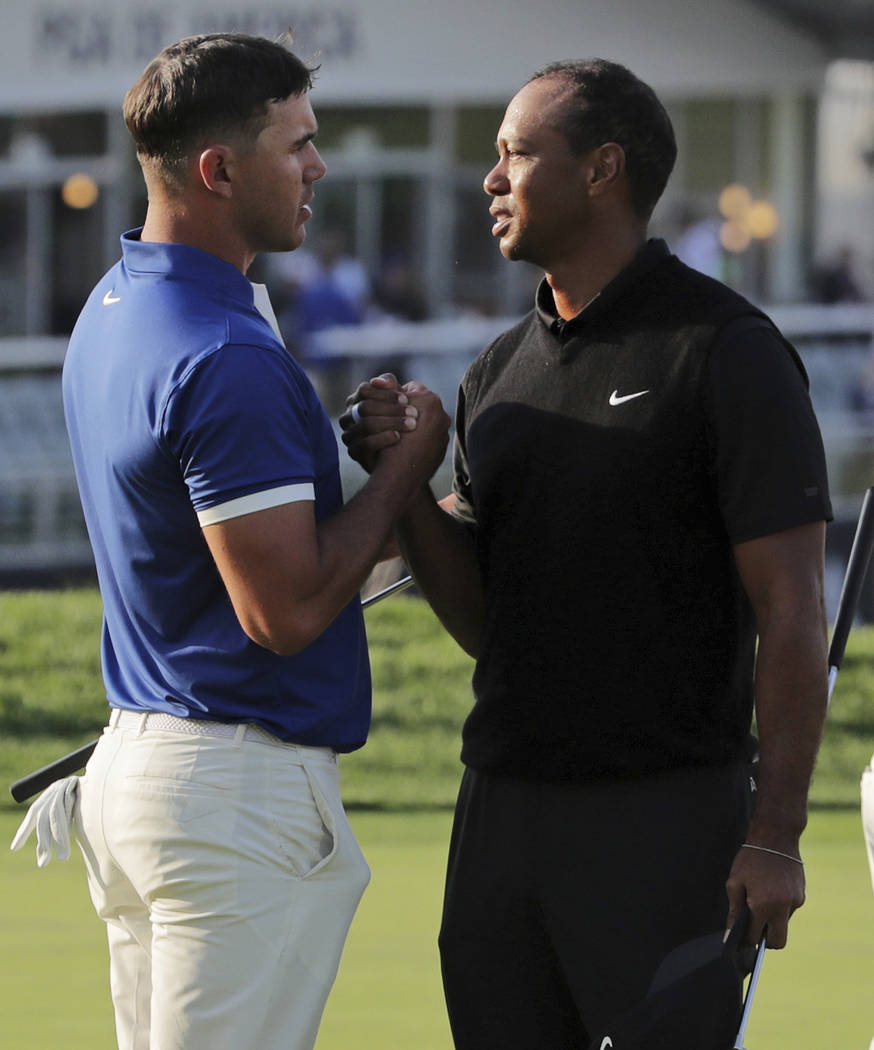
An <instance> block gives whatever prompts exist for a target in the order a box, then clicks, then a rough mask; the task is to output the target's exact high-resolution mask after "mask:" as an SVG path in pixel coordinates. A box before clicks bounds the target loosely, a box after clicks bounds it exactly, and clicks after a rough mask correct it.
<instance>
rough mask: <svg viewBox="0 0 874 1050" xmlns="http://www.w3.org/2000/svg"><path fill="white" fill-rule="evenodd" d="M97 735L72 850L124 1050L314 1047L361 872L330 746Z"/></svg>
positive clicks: (114, 731)
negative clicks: (96, 926) (102, 951)
mask: <svg viewBox="0 0 874 1050" xmlns="http://www.w3.org/2000/svg"><path fill="white" fill-rule="evenodd" d="M241 736H242V734H238V736H237V738H236V739H234V738H216V737H209V736H191V735H186V734H182V733H177V732H169V731H165V730H159V731H155V730H152V729H149V728H146V729H137V728H136V727H135V728H133V729H131V728H124V729H120V728H113V727H110V728H107V729H106V730H105V731H104V734H103V736H102V737H101V739H100V742H99V743H98V745H97V749H96V750H95V752H94V755H93V756H92V758H91V760H90V762H89V763H88V766H87V769H86V772H85V775H84V777H83V779H82V782H81V786H80V805H79V809H78V813H77V828H76V830H77V838H78V840H79V844H80V846H81V849H82V852H83V854H84V857H85V865H86V868H87V872H88V885H89V890H90V893H91V898H92V900H93V902H94V906H95V908H96V909H97V913H98V914H99V915H100V917H101V918H102V919H104V920H105V922H106V923H107V929H108V938H109V954H110V984H111V990H112V999H113V1005H114V1007H115V1018H116V1032H117V1036H118V1045H119V1050H311V1048H312V1046H313V1045H314V1043H315V1040H316V1034H317V1032H318V1027H319V1023H320V1020H321V1016H322V1011H323V1009H324V1005H325V1001H326V999H327V996H328V993H329V991H330V989H331V985H332V984H333V981H334V978H335V976H336V973H337V967H338V965H339V961H340V954H341V952H342V949H343V944H344V941H345V938H346V934H347V932H348V929H349V924H350V923H351V921H352V917H353V915H354V914H355V909H356V907H357V906H358V901H359V900H360V898H361V895H362V893H363V892H364V888H365V886H366V885H367V883H368V881H369V878H370V870H369V868H368V866H367V863H366V861H365V860H364V857H363V855H362V853H361V850H360V849H359V847H358V843H357V842H356V841H355V837H354V835H353V833H352V829H351V828H350V827H349V823H348V821H347V819H346V815H345V813H344V811H343V806H342V804H341V801H340V794H339V778H338V770H337V763H336V756H335V755H334V753H333V752H332V751H330V750H328V749H324V748H308V747H298V746H296V745H290V744H288V745H283V744H281V743H280V742H279V741H277V743H276V745H271V744H269V743H263V742H259V741H256V740H245V739H241Z"/></svg>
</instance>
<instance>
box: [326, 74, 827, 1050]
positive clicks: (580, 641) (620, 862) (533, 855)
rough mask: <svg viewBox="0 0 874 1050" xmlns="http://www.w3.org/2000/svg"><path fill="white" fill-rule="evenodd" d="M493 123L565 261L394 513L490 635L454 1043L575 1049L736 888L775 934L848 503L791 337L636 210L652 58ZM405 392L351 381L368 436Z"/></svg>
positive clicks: (509, 194)
mask: <svg viewBox="0 0 874 1050" xmlns="http://www.w3.org/2000/svg"><path fill="white" fill-rule="evenodd" d="M497 148H498V162H497V164H496V165H495V167H494V168H493V169H492V171H491V172H489V174H488V175H487V176H486V179H485V184H484V185H485V190H486V192H487V193H488V194H489V195H490V196H491V197H492V204H491V208H490V211H491V214H492V216H493V218H494V220H495V223H494V227H493V231H492V232H493V234H494V236H495V237H496V238H498V240H499V243H500V247H501V251H502V253H503V254H504V256H505V257H506V258H508V259H511V260H516V259H523V260H527V261H529V262H532V263H534V264H536V265H538V266H541V267H542V268H543V270H544V271H545V277H544V280H543V282H542V283H541V285H540V288H539V290H538V294H537V301H536V305H535V309H534V310H533V311H532V312H531V313H530V314H529V315H528V316H527V317H525V318H524V319H523V320H522V321H521V322H520V323H519V324H518V325H517V326H516V327H515V328H513V329H512V330H510V331H509V332H506V333H505V334H504V335H502V336H501V337H499V338H498V339H497V340H496V341H495V342H494V343H493V344H492V345H491V346H490V347H488V348H487V349H486V350H485V351H484V353H483V354H482V355H480V357H479V358H478V359H477V360H476V361H475V362H474V364H473V365H472V366H471V367H470V369H469V370H468V372H467V374H466V375H465V377H464V380H463V382H462V385H461V390H460V393H459V400H458V410H457V432H456V447H455V481H454V500H453V501H451V506H448V508H447V507H441V505H440V504H438V503H437V502H436V501H435V499H434V497H433V496H432V494H431V492H430V490H428V489H423V490H422V491H421V492H420V493H419V494H418V496H417V497H416V498H415V499H414V500H413V501H412V502H411V503H410V505H409V507H408V510H407V513H406V515H405V516H404V517H403V518H402V519H401V521H400V524H399V526H398V539H399V542H400V546H401V549H402V551H403V554H404V556H405V558H406V560H407V562H408V564H409V565H410V566H411V568H412V571H413V572H414V574H415V576H416V580H417V583H418V584H419V587H420V588H421V590H422V591H423V593H424V594H425V595H426V597H427V598H428V600H429V602H430V603H431V604H432V606H433V608H434V609H435V611H436V612H437V614H438V616H439V617H440V619H441V620H442V622H443V623H444V625H445V626H446V627H447V629H448V630H449V631H450V632H451V633H452V634H453V636H454V637H455V638H456V639H457V640H458V642H459V643H460V644H461V645H462V646H463V647H464V648H465V649H466V650H467V651H468V652H469V653H470V654H471V655H473V656H474V657H476V660H477V663H476V671H475V674H474V693H475V704H474V708H473V710H472V712H471V714H470V716H469V718H468V719H467V721H466V723H465V726H464V732H463V748H462V759H463V761H464V763H465V767H466V769H465V774H464V778H463V781H462V786H461V790H460V794H459V802H458V808H457V811H456V821H455V827H454V830H453V836H452V843H451V848H450V860H449V871H448V877H447V887H446V900H445V906H444V916H443V925H442V929H441V935H440V947H441V956H442V964H443V975H444V985H445V989H446V996H447V1003H448V1007H449V1013H450V1019H451V1022H452V1029H453V1034H454V1038H455V1042H456V1047H458V1048H459V1050H491V1048H494V1050H498V1048H500V1050H513V1048H519V1050H533V1048H537V1050H564V1048H569V1047H582V1046H585V1045H586V1043H587V1042H588V1041H589V1040H591V1039H593V1038H595V1039H596V1045H597V1040H599V1039H600V1035H601V1033H603V1032H605V1031H609V1030H610V1025H611V1024H612V1023H613V1019H614V1018H616V1017H618V1016H621V1015H622V1014H623V1013H626V1012H627V1011H628V1010H629V1009H631V1007H632V1006H633V1005H634V1004H635V1003H636V1002H637V1001H638V1000H640V999H641V998H642V997H643V996H644V994H645V993H646V990H647V987H648V985H649V982H650V980H651V978H652V975H653V973H654V971H655V969H656V967H657V966H658V964H659V962H660V960H661V959H663V958H664V956H665V955H667V954H668V953H669V952H670V951H671V950H672V949H673V948H675V947H676V946H678V945H680V944H681V943H683V942H685V941H688V940H690V939H692V938H695V937H697V936H700V935H704V934H708V933H711V932H713V931H715V930H717V929H727V928H730V927H732V926H733V925H734V923H735V920H736V919H738V917H739V916H740V915H741V913H742V912H743V911H744V909H745V906H747V905H748V906H749V909H750V912H751V921H750V926H749V932H748V939H749V940H750V941H751V942H757V941H758V940H759V939H760V937H761V934H762V931H763V930H764V929H765V927H767V931H768V932H767V936H768V943H769V944H770V945H771V946H772V947H775V948H780V947H783V945H784V944H785V943H786V937H787V923H788V919H789V916H790V915H791V913H792V912H793V911H794V910H795V909H796V908H797V907H799V906H800V905H801V903H802V902H803V899H804V872H803V866H802V863H801V857H800V853H799V840H800V836H801V833H802V830H803V828H804V826H805V823H806V806H807V790H808V785H809V781H810V776H811V773H812V769H813V764H814V760H815V756H816V751H817V747H818V743H819V739H820V734H821V730H822V724H823V719H824V714H825V708H826V625H825V616H824V611H823V597H822V592H823V585H822V576H823V547H824V535H825V521H827V520H828V519H829V517H830V514H831V510H830V506H829V500H828V491H827V481H826V475H825V464H824V456H823V450H822V443H821V439H820V435H819V431H818V427H817V424H816V420H815V418H814V415H813V412H812V409H811V405H810V401H809V398H808V395H807V378H806V375H805V374H804V369H803V367H802V365H801V362H800V360H799V359H798V358H797V355H796V354H795V352H794V350H793V349H792V348H791V347H790V346H789V344H788V343H786V342H785V340H784V339H783V338H782V336H781V335H780V333H779V332H778V331H777V329H776V328H775V327H774V326H773V324H772V323H771V322H770V321H769V319H768V318H767V317H766V316H765V315H764V314H762V313H761V312H760V311H759V310H758V309H757V308H756V307H754V306H753V305H752V304H751V303H749V302H747V300H745V299H743V298H742V297H741V296H739V295H737V294H736V293H734V292H732V291H730V290H729V289H728V288H726V287H725V286H724V285H722V284H720V283H719V282H717V281H714V280H712V279H710V278H708V277H705V276H704V275H702V274H699V273H697V272H695V271H694V270H691V269H689V268H688V267H686V266H685V265H683V264H682V263H681V262H680V261H679V260H678V259H676V258H675V257H673V256H672V255H671V254H670V252H669V250H668V248H667V246H666V245H665V244H664V243H663V242H661V241H652V240H647V224H648V219H649V216H650V213H651V212H652V209H653V207H654V205H655V203H656V201H657V200H658V198H659V196H660V195H661V193H662V190H663V189H664V186H665V183H666V181H667V178H668V175H669V174H670V171H671V168H672V166H673V162H674V157H675V153H676V147H675V144H674V137H673V131H672V129H671V125H670V121H669V119H668V117H667V114H666V113H665V111H664V109H663V107H662V106H661V104H660V103H659V101H658V99H657V98H656V96H655V95H654V94H653V92H652V91H651V89H649V88H648V87H647V86H646V85H644V84H642V83H641V82H640V81H639V80H638V79H637V78H636V77H634V76H633V75H632V74H631V73H629V72H628V70H626V69H624V68H623V67H621V66H617V65H616V64H614V63H610V62H604V61H601V60H594V61H591V62H581V63H560V64H556V65H553V66H549V67H547V68H546V69H545V70H543V71H541V72H540V73H538V74H536V75H535V77H533V78H532V79H531V80H530V81H529V82H528V83H527V84H526V85H525V86H524V87H523V88H522V89H521V91H519V93H518V94H517V95H516V96H515V97H514V98H513V99H512V100H511V102H510V104H509V106H508V108H507V111H506V114H505V117H504V120H503V123H502V124H501V128H500V130H499V134H498V142H497ZM416 396H417V394H416V388H415V387H414V386H409V387H408V388H403V389H401V388H399V387H398V384H397V382H396V381H395V380H394V378H393V377H390V376H383V377H380V378H379V379H376V380H372V381H371V382H370V383H369V384H363V385H362V386H361V387H360V388H359V390H358V392H357V394H356V395H355V397H354V399H353V400H354V401H355V402H357V407H355V410H354V414H353V413H352V412H350V413H347V414H346V416H344V418H343V419H342V420H341V422H343V424H344V426H345V427H346V431H345V434H344V440H345V441H346V442H347V444H348V445H349V446H350V451H351V452H352V453H353V455H354V456H355V457H356V458H357V459H359V461H361V462H362V463H363V464H364V465H365V466H369V465H370V464H371V463H372V462H373V457H374V456H375V455H378V453H379V449H380V448H381V447H386V446H388V445H389V444H391V443H393V442H395V441H397V440H403V437H402V436H401V434H402V430H401V429H400V425H399V422H398V420H399V418H400V413H402V412H403V411H404V407H403V406H404V403H405V402H406V401H407V400H410V401H412V402H413V404H415V400H416ZM446 509H449V511H450V512H449V513H446ZM757 644H758V655H757V656H756V645H757ZM754 706H755V713H756V718H757V728H758V733H759V737H760V756H761V759H760V769H759V773H758V778H757V785H756V787H757V791H756V792H755V795H754V796H753V794H752V792H751V790H750V787H751V782H750V778H749V766H748V761H749V755H750V750H751V738H750V726H751V720H752V714H753V709H754ZM753 798H754V799H755V805H754V806H753ZM605 1043H606V1045H611V1044H610V1041H609V1038H607V1037H605ZM602 1045H603V1044H602Z"/></svg>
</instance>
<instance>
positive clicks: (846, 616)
mask: <svg viewBox="0 0 874 1050" xmlns="http://www.w3.org/2000/svg"><path fill="white" fill-rule="evenodd" d="M872 549H874V486H872V487H871V488H869V489H868V490H867V491H866V492H865V498H864V499H863V500H862V509H861V510H860V511H859V521H858V523H857V524H856V533H855V535H854V536H853V546H852V547H851V548H850V558H849V561H848V562H847V571H846V572H845V573H844V583H843V586H842V587H841V596H840V598H839V599H838V611H837V614H836V616H835V626H834V630H833V631H832V640H831V644H830V645H829V649H828V701H827V702H828V703H829V704H830V703H831V699H832V693H833V692H834V689H835V682H836V681H837V679H838V671H840V669H841V662H842V661H843V658H844V650H845V649H846V647H847V639H848V638H849V636H850V631H851V630H852V628H853V620H854V619H855V616H856V606H857V605H858V604H859V596H860V595H861V593H862V585H863V584H864V582H865V577H866V576H867V574H868V565H869V563H870V561H871V552H872ZM766 949H767V944H766V940H765V934H764V933H763V934H762V940H761V942H760V943H759V946H758V949H757V950H756V962H755V965H754V966H753V971H752V973H751V974H750V981H749V984H748V985H747V992H746V997H745V999H744V1008H743V1015H742V1017H741V1022H740V1028H739V1029H738V1033H737V1039H735V1041H734V1050H745V1047H744V1036H745V1035H746V1028H747V1023H748V1021H749V1018H750V1011H751V1010H752V1006H753V997H754V995H755V994H756V986H757V985H758V983H759V975H760V973H761V970H762V963H763V962H764V960H765V951H766Z"/></svg>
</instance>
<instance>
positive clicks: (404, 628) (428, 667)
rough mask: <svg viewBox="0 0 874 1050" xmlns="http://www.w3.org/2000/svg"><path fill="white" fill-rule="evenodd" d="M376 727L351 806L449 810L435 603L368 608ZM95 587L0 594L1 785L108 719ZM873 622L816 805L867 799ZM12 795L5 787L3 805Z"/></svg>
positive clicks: (457, 661)
mask: <svg viewBox="0 0 874 1050" xmlns="http://www.w3.org/2000/svg"><path fill="white" fill-rule="evenodd" d="M367 625H368V635H369V638H370V648H371V659H372V663H373V677H374V717H373V730H372V733H371V736H370V740H369V741H368V744H367V746H366V747H365V748H364V749H363V750H361V751H358V752H356V753H355V754H354V755H350V756H348V758H347V759H346V762H345V771H346V772H345V777H346V799H347V802H348V804H349V806H350V807H351V808H372V809H398V808H402V807H412V808H444V807H447V806H450V805H451V804H452V801H453V798H454V795H455V788H456V785H457V783H458V777H459V773H460V766H459V761H458V754H459V733H460V729H461V724H462V722H463V720H464V717H465V715H466V714H467V711H468V710H469V708H470V704H471V690H470V676H471V672H472V662H471V660H470V659H469V658H468V657H467V656H465V654H464V653H463V652H462V651H461V650H460V649H459V648H458V646H456V645H455V644H454V642H453V641H452V640H451V639H450V638H449V637H448V635H446V633H445V632H444V631H443V630H442V628H441V627H440V625H439V624H438V623H437V620H436V618H435V617H434V615H433V614H432V613H431V611H430V610H429V609H428V607H427V606H426V605H425V604H424V603H423V602H422V601H420V600H418V599H415V598H408V597H400V598H394V599H390V600H389V601H386V602H382V603H380V604H379V605H376V606H374V607H373V608H372V609H370V610H369V611H368V614H367ZM99 631H100V600H99V597H98V595H97V592H96V590H94V589H93V588H80V589H71V590H67V591H57V592H53V591H34V592H23V593H13V592H10V593H5V594H3V593H0V741H2V744H0V784H4V783H5V784H9V783H10V782H11V781H13V780H15V779H17V778H18V777H20V776H22V775H23V774H25V773H27V772H29V771H30V770H32V769H36V768H38V767H39V766H42V765H45V764H46V763H47V762H49V761H51V760H52V759H54V758H56V757H59V756H60V755H63V754H65V753H67V752H68V751H72V750H74V749H75V748H76V747H78V746H79V745H81V744H84V743H86V742H87V741H88V740H90V739H92V738H93V737H94V736H95V735H96V734H97V732H98V731H99V728H100V727H101V726H102V725H103V723H104V722H105V719H106V710H107V709H106V701H105V699H104V694H103V686H102V683H101V681H100V668H99V654H98V649H99ZM872 670H874V627H865V628H858V629H857V630H855V631H854V632H853V633H852V634H851V635H850V640H849V645H848V647H847V655H846V659H845V661H844V665H843V667H842V669H841V674H840V676H839V678H838V684H837V688H836V690H835V696H834V700H833V702H832V706H831V710H830V712H829V720H828V726H827V729H826V734H825V740H824V742H823V747H822V751H821V753H820V758H819V762H818V764H817V770H816V774H815V777H814V782H813V788H812V792H811V803H812V805H813V806H814V807H834V806H847V807H851V808H852V807H855V806H856V805H857V804H858V782H859V775H860V773H861V770H862V769H863V768H864V766H865V764H866V763H867V761H868V759H869V758H870V756H871V754H872V752H874V674H872ZM12 806H14V803H12V801H11V800H10V799H9V796H8V795H7V794H6V792H5V791H3V792H0V808H4V807H6V808H9V807H12Z"/></svg>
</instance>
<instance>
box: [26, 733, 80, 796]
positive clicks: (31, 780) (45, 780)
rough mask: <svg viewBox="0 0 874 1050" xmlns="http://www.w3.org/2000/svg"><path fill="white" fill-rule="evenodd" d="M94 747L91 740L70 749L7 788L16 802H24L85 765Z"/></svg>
mask: <svg viewBox="0 0 874 1050" xmlns="http://www.w3.org/2000/svg"><path fill="white" fill-rule="evenodd" d="M95 747H97V741H96V740H92V741H91V743H90V744H85V746H84V747H80V748H79V750H78V751H71V752H70V754H69V755H64V757H63V758H59V759H57V760H56V761H54V762H49V764H48V765H47V766H43V767H42V769H37V770H36V771H35V772H34V773H28V774H27V776H26V777H22V778H21V780H16V781H15V783H14V784H13V785H12V787H11V788H10V789H9V790H10V792H11V794H12V797H13V798H14V799H15V801H16V802H26V801H27V800H28V799H29V798H31V797H32V796H33V795H36V794H38V793H39V792H40V791H42V790H44V789H45V788H47V787H48V786H49V784H54V782H55V781H56V780H60V779H61V778H62V777H68V776H69V775H70V774H71V773H76V772H77V771H78V770H80V769H82V768H83V767H84V766H85V764H86V763H87V761H88V759H89V758H90V757H91V753H92V752H93V751H94V748H95Z"/></svg>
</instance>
